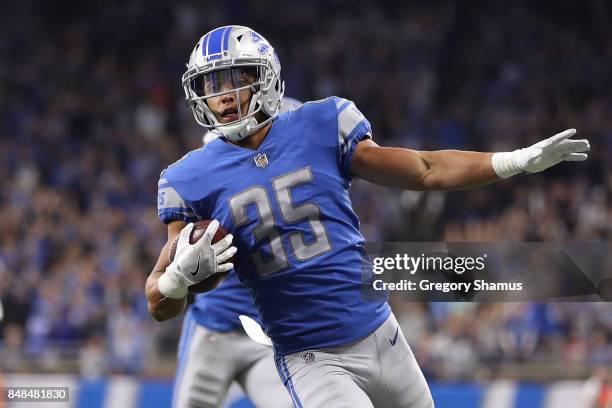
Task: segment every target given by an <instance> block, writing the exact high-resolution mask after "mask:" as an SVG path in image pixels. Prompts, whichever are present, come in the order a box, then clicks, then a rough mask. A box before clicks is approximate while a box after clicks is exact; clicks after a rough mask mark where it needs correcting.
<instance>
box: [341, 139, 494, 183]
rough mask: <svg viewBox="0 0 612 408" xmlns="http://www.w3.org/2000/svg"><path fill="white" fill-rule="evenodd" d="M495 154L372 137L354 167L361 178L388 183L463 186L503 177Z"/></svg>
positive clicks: (352, 166) (356, 156)
mask: <svg viewBox="0 0 612 408" xmlns="http://www.w3.org/2000/svg"><path fill="white" fill-rule="evenodd" d="M362 143H363V142H362ZM491 155H492V154H491V153H478V152H466V151H458V150H441V151H431V152H424V151H416V150H410V149H400V148H392V147H379V146H377V145H375V144H374V143H373V142H371V141H370V142H369V144H368V145H364V146H363V147H362V146H358V150H357V151H356V152H355V155H354V157H353V161H352V163H351V170H352V171H353V172H354V174H355V175H357V176H359V177H361V178H364V179H366V180H368V181H371V182H373V183H376V184H380V185H384V186H388V187H400V188H404V189H408V190H461V189H468V188H474V187H479V186H483V185H485V184H488V183H491V182H493V181H496V180H499V177H498V176H497V175H496V174H495V171H494V170H493V167H492V165H491Z"/></svg>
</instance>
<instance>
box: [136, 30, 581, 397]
mask: <svg viewBox="0 0 612 408" xmlns="http://www.w3.org/2000/svg"><path fill="white" fill-rule="evenodd" d="M280 73H281V67H280V62H279V59H278V56H277V55H276V53H275V51H274V49H273V47H272V46H271V45H270V43H269V42H268V41H266V40H265V39H264V37H262V36H261V35H260V34H258V33H257V32H255V31H253V30H251V29H249V28H247V27H241V26H227V27H220V28H217V29H215V30H212V31H211V32H209V33H207V34H206V35H204V36H203V37H202V38H201V39H200V40H199V41H198V43H197V44H196V46H195V48H194V50H193V52H192V54H191V57H190V59H189V63H188V69H187V71H186V72H185V74H184V75H183V79H182V82H183V86H184V90H185V94H186V97H187V102H188V104H189V106H190V107H191V108H192V111H193V114H194V116H195V119H196V121H197V122H198V123H199V124H201V125H203V126H204V127H206V128H207V129H209V130H211V131H215V132H217V133H218V134H219V135H220V137H219V138H218V139H216V140H214V141H213V142H211V143H210V144H209V145H208V146H207V147H206V148H205V149H203V150H202V149H200V150H195V151H193V152H191V153H189V154H187V155H186V156H185V157H184V158H183V159H181V160H180V161H178V162H176V163H175V164H173V165H171V166H170V167H168V168H167V169H166V170H165V171H164V172H163V173H162V176H161V178H162V180H161V182H162V185H163V186H164V189H166V191H172V192H173V193H175V194H176V195H177V196H179V197H181V199H182V200H183V202H184V203H185V205H186V206H185V207H184V208H182V209H181V211H184V212H185V213H189V214H193V215H194V216H195V217H197V218H202V219H215V220H218V221H219V222H220V223H221V224H223V225H224V226H225V227H226V228H227V229H228V230H230V231H231V233H232V234H233V235H234V236H235V237H236V239H235V240H234V241H233V244H234V245H235V246H231V245H232V244H231V243H230V242H229V239H230V238H228V239H227V240H226V241H224V242H223V243H222V244H220V243H217V244H214V245H211V241H210V237H212V235H211V234H214V232H215V230H216V228H217V225H218V224H217V223H211V224H210V226H209V231H207V233H206V234H207V235H208V237H209V239H201V240H200V241H198V242H197V243H196V244H193V245H191V244H189V240H188V239H187V238H188V235H189V233H190V231H191V229H192V228H193V225H192V224H188V225H187V226H185V227H183V224H178V225H176V226H174V225H175V224H174V223H171V224H169V236H168V241H169V242H172V240H173V239H174V237H175V236H176V235H177V234H179V233H180V234H181V238H180V239H179V244H178V247H179V251H183V253H184V256H181V257H178V256H177V257H176V258H175V260H174V261H173V262H172V263H171V264H170V265H168V262H167V261H166V258H167V257H165V256H162V257H160V262H158V264H157V265H156V266H155V268H154V270H153V272H152V273H151V275H150V277H149V279H148V282H147V298H148V300H149V306H150V310H151V312H152V313H153V314H154V315H158V316H166V317H171V316H173V315H176V314H178V313H179V312H180V310H181V309H182V307H183V304H184V302H185V300H184V297H185V295H186V293H187V286H188V285H191V284H193V283H196V282H199V281H201V280H202V279H205V278H206V277H208V276H210V275H211V274H214V273H217V272H219V271H224V270H227V269H228V268H230V267H232V266H233V265H231V263H229V262H228V261H227V260H228V259H229V256H228V253H231V254H232V255H233V254H234V251H236V248H237V252H236V254H235V258H236V259H237V261H238V264H239V267H238V269H237V271H238V274H239V276H240V280H241V281H243V282H244V283H245V284H246V285H247V286H248V287H249V288H250V289H251V292H252V295H253V299H254V302H255V305H256V307H257V309H258V311H259V315H260V316H261V319H262V321H263V328H264V330H265V332H266V334H267V335H268V336H269V337H270V338H271V339H272V342H273V345H274V351H275V359H276V365H277V370H278V372H279V374H280V376H281V379H282V380H283V382H284V384H285V386H286V388H287V389H288V390H289V392H290V394H291V397H292V399H293V403H294V405H295V406H296V407H307V408H310V407H321V408H330V407H351V408H355V407H415V408H417V407H418V408H420V407H431V406H433V400H432V397H431V394H430V392H429V388H428V386H427V383H426V382H425V379H424V377H423V374H422V373H421V370H420V368H419V366H418V364H417V362H416V360H415V358H414V355H413V354H412V352H411V350H410V347H409V346H408V344H407V343H406V340H405V338H404V335H403V333H402V331H401V329H400V328H399V326H398V324H397V321H396V319H395V317H394V316H393V313H392V312H391V310H390V308H389V305H388V303H387V301H386V299H384V298H379V299H369V298H366V297H364V296H362V286H367V285H368V284H369V283H368V282H371V279H369V274H371V268H370V269H368V267H369V265H368V263H367V255H366V254H365V253H364V239H363V237H362V235H361V234H360V233H359V229H358V227H359V224H358V219H357V216H356V215H355V213H354V212H353V210H352V207H351V203H350V200H349V196H348V189H349V187H350V184H351V180H352V179H353V178H354V177H360V178H363V179H365V180H369V181H371V182H374V183H377V184H380V185H384V186H395V187H401V188H405V189H413V190H454V189H466V188H474V187H479V186H483V185H486V184H489V183H492V182H494V181H498V180H500V179H502V178H506V177H510V176H513V175H515V174H518V173H535V172H539V171H542V170H544V169H546V168H548V167H551V166H553V165H555V164H557V163H559V162H561V161H581V160H585V159H586V157H587V155H586V153H584V152H585V151H587V150H588V149H589V143H588V141H586V140H572V139H569V138H570V137H571V136H573V135H574V134H575V133H576V132H575V130H573V129H571V130H566V131H564V132H562V133H559V134H557V135H555V136H553V137H551V138H548V139H545V140H543V141H541V142H539V143H536V144H535V145H533V146H530V147H527V148H524V149H519V150H515V151H513V152H503V153H495V154H493V153H480V152H467V151H415V150H410V149H400V148H387V147H381V146H379V145H377V144H376V143H375V142H374V141H373V140H372V130H371V128H370V124H369V122H368V121H367V119H366V118H365V117H364V116H363V114H362V113H361V112H360V111H359V110H358V109H357V107H356V106H355V104H354V103H353V102H351V101H349V100H346V99H343V98H338V97H329V98H326V99H323V100H319V101H315V102H308V103H305V104H304V105H303V106H302V107H301V108H299V109H296V110H295V111H292V112H288V113H284V114H282V115H279V114H278V112H279V109H280V106H281V101H282V98H283V92H284V84H283V82H282V80H281V77H280ZM206 234H205V235H206ZM164 253H165V252H164V251H162V254H164ZM362 275H366V276H365V278H364V277H363V276H362Z"/></svg>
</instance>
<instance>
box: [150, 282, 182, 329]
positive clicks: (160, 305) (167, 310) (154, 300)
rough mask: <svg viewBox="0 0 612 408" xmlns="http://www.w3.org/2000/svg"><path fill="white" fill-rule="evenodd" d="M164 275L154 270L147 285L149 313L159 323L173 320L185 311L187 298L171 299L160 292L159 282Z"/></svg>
mask: <svg viewBox="0 0 612 408" xmlns="http://www.w3.org/2000/svg"><path fill="white" fill-rule="evenodd" d="M162 274H163V271H157V270H154V271H153V272H151V275H149V278H148V279H147V283H146V285H145V294H146V296H147V302H148V306H149V313H150V314H151V316H153V318H154V319H155V320H157V321H158V322H161V321H164V320H168V319H172V318H173V317H176V316H178V315H180V314H181V313H182V312H183V310H184V309H185V304H186V303H187V302H186V300H187V298H186V297H185V298H182V299H170V298H167V297H165V296H164V295H162V294H161V293H160V292H159V289H158V287H157V281H158V280H159V277H160V276H161V275H162Z"/></svg>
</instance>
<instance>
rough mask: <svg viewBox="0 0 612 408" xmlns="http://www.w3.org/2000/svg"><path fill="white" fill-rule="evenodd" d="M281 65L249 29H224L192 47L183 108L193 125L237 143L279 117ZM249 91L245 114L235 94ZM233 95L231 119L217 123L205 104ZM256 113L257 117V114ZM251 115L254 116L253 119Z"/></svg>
mask: <svg viewBox="0 0 612 408" xmlns="http://www.w3.org/2000/svg"><path fill="white" fill-rule="evenodd" d="M280 72H281V66H280V61H279V59H278V56H277V55H276V52H275V51H274V48H273V47H272V46H271V45H270V43H269V42H268V41H267V40H266V39H265V38H264V37H262V36H261V35H259V34H258V33H257V32H255V31H253V30H251V29H250V28H248V27H242V26H225V27H220V28H217V29H214V30H212V31H210V32H208V33H207V34H205V35H204V36H203V37H202V38H200V41H198V43H197V44H196V46H195V48H194V49H193V51H192V53H191V56H190V58H189V63H188V64H187V71H186V72H185V73H184V74H183V78H182V83H183V88H184V90H185V97H186V99H187V103H188V104H189V106H190V107H191V110H192V111H193V115H194V117H195V120H196V121H197V122H198V123H199V124H200V125H202V126H204V127H205V128H207V129H208V130H209V131H212V132H215V133H217V134H218V135H219V136H223V137H225V138H227V139H229V140H231V141H234V142H236V141H240V140H242V139H244V138H246V137H247V136H249V135H251V134H253V133H255V132H256V131H257V130H259V129H261V128H262V127H263V126H264V125H266V124H267V123H269V122H270V121H272V120H273V119H274V118H275V117H276V116H277V115H278V113H279V111H280V108H281V103H282V99H283V94H284V92H285V84H284V83H283V82H282V81H281V77H280ZM244 89H248V90H250V91H251V93H252V96H251V101H250V103H249V105H248V109H247V111H246V112H242V107H241V106H240V103H239V101H240V91H241V90H244ZM228 94H233V97H235V98H236V102H237V111H238V112H231V113H228V115H232V116H234V117H236V119H234V120H232V121H230V122H228V123H221V122H219V120H217V118H216V116H215V115H214V113H213V112H212V111H211V109H210V108H209V106H208V104H207V99H209V98H214V97H218V96H221V95H228ZM259 112H262V113H263V119H262V115H257V114H258V113H259ZM256 115H257V116H258V117H256Z"/></svg>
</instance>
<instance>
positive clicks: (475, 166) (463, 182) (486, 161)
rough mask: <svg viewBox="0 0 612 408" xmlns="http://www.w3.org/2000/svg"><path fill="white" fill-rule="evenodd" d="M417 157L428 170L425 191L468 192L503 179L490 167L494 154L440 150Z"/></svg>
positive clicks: (425, 178) (420, 154)
mask: <svg viewBox="0 0 612 408" xmlns="http://www.w3.org/2000/svg"><path fill="white" fill-rule="evenodd" d="M416 154H418V155H419V156H420V157H421V159H422V160H423V161H424V162H425V166H426V167H427V170H426V171H425V173H424V174H423V177H422V186H423V189H424V190H444V191H448V190H466V189H470V188H476V187H481V186H484V185H486V184H490V183H493V182H495V181H498V180H500V178H499V176H498V175H497V174H496V173H495V171H494V170H493V166H492V165H491V156H492V155H493V153H482V152H468V151H461V150H439V151H430V152H416Z"/></svg>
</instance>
